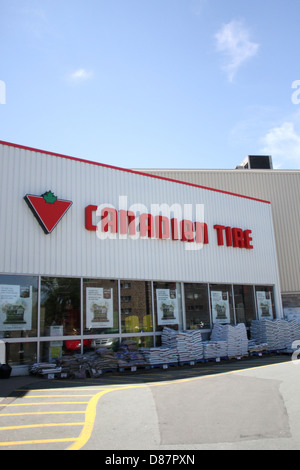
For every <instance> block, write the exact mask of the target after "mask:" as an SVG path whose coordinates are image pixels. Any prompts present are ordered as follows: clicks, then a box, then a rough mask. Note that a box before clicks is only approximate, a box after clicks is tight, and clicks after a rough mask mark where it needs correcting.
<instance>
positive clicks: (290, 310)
mask: <svg viewBox="0 0 300 470" xmlns="http://www.w3.org/2000/svg"><path fill="white" fill-rule="evenodd" d="M282 304H283V313H284V316H285V318H287V319H288V320H294V319H297V320H298V321H300V294H283V295H282Z"/></svg>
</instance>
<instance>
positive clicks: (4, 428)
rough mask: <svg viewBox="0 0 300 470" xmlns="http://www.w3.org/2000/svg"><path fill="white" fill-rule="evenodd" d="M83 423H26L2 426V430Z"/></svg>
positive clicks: (81, 424)
mask: <svg viewBox="0 0 300 470" xmlns="http://www.w3.org/2000/svg"><path fill="white" fill-rule="evenodd" d="M83 425H84V422H83V423H41V424H24V425H23V426H22V425H20V426H3V427H0V431H13V430H16V429H28V428H51V427H55V426H83Z"/></svg>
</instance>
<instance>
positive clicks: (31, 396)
mask: <svg viewBox="0 0 300 470" xmlns="http://www.w3.org/2000/svg"><path fill="white" fill-rule="evenodd" d="M94 395H95V394H94V393H90V394H89V395H28V396H24V397H17V398H20V399H26V398H65V397H66V398H73V397H75V398H76V397H93V396H94Z"/></svg>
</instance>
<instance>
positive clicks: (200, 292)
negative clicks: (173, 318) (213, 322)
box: [184, 284, 210, 330]
mask: <svg viewBox="0 0 300 470" xmlns="http://www.w3.org/2000/svg"><path fill="white" fill-rule="evenodd" d="M184 298H185V313H186V328H187V330H196V329H204V328H207V329H209V328H210V315H209V303H208V289H207V284H184Z"/></svg>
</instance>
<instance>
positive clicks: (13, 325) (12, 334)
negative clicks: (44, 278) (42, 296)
mask: <svg viewBox="0 0 300 470" xmlns="http://www.w3.org/2000/svg"><path fill="white" fill-rule="evenodd" d="M37 312H38V278H37V277H33V276H7V275H1V276H0V338H29V337H35V336H37Z"/></svg>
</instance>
